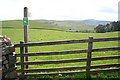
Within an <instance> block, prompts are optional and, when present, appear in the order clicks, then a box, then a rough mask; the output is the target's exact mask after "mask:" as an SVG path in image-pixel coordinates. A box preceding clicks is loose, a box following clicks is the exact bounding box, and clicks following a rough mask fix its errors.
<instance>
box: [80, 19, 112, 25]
mask: <svg viewBox="0 0 120 80" xmlns="http://www.w3.org/2000/svg"><path fill="white" fill-rule="evenodd" d="M80 22H85V23H88V24H92V25H97V24H106V23H110V22H112V21H102V20H95V19H87V20H81V21H80Z"/></svg>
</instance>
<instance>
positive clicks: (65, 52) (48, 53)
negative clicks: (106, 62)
mask: <svg viewBox="0 0 120 80" xmlns="http://www.w3.org/2000/svg"><path fill="white" fill-rule="evenodd" d="M86 52H87V50H72V51H59V52H41V53H28V54H24V55H23V56H45V55H63V54H75V53H86ZM16 57H20V54H16Z"/></svg>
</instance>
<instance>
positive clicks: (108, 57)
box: [16, 56, 120, 65]
mask: <svg viewBox="0 0 120 80" xmlns="http://www.w3.org/2000/svg"><path fill="white" fill-rule="evenodd" d="M119 58H120V56H105V57H94V58H91V60H92V61H97V60H107V59H119ZM85 61H87V58H81V59H68V60H56V61H36V62H24V63H23V64H24V65H36V64H60V63H73V62H85ZM21 64H22V63H21V62H19V63H16V65H21Z"/></svg>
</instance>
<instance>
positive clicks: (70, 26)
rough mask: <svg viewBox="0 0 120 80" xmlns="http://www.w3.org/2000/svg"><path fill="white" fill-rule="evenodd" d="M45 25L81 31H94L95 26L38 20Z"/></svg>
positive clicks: (78, 22) (82, 23)
mask: <svg viewBox="0 0 120 80" xmlns="http://www.w3.org/2000/svg"><path fill="white" fill-rule="evenodd" d="M36 21H39V22H42V23H45V24H50V25H56V26H57V27H58V28H62V29H64V30H81V29H94V27H95V26H94V25H90V24H87V23H84V22H80V21H56V20H36Z"/></svg>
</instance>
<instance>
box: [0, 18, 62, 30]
mask: <svg viewBox="0 0 120 80" xmlns="http://www.w3.org/2000/svg"><path fill="white" fill-rule="evenodd" d="M2 28H23V21H22V20H8V21H2ZM29 28H33V29H55V30H60V29H59V28H57V27H56V26H55V25H49V24H44V23H41V22H37V21H31V20H30V21H29Z"/></svg>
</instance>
